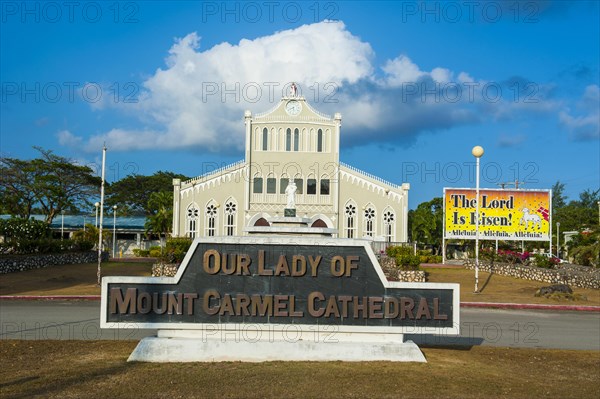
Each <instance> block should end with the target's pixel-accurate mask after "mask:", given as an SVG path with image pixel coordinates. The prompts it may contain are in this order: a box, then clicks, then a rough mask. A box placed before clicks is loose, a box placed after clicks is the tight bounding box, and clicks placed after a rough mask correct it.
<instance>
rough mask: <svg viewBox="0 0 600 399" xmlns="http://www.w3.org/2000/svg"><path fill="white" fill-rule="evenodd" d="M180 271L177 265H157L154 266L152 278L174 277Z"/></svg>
mask: <svg viewBox="0 0 600 399" xmlns="http://www.w3.org/2000/svg"><path fill="white" fill-rule="evenodd" d="M178 269H179V265H178V264H177V263H155V264H153V265H152V277H173V276H175V275H176V274H177V270H178Z"/></svg>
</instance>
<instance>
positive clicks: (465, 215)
mask: <svg viewBox="0 0 600 399" xmlns="http://www.w3.org/2000/svg"><path fill="white" fill-rule="evenodd" d="M479 197H480V203H479V214H480V217H479V239H480V240H496V239H499V240H516V241H550V234H551V224H552V221H551V218H550V217H551V192H550V191H549V190H492V189H480V190H479ZM476 207H477V198H476V190H475V189H468V188H464V189H451V188H445V189H444V238H445V239H474V238H475V225H476V218H475V215H476V213H477V211H476Z"/></svg>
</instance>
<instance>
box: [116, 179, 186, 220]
mask: <svg viewBox="0 0 600 399" xmlns="http://www.w3.org/2000/svg"><path fill="white" fill-rule="evenodd" d="M173 179H182V180H187V179H188V177H186V176H184V175H180V174H175V173H173V172H165V171H158V172H156V173H154V174H153V175H151V176H143V175H130V176H127V177H125V178H123V179H121V180H119V181H117V182H114V183H113V184H111V185H110V186H109V187H108V188H107V199H106V203H107V204H108V205H110V206H112V205H117V206H118V207H119V213H120V214H122V215H145V216H152V215H155V214H156V213H157V212H158V211H159V209H158V208H157V207H152V206H151V203H150V201H149V200H150V197H151V195H152V194H153V193H160V192H170V193H172V192H173ZM172 206H173V205H172V202H171V207H172Z"/></svg>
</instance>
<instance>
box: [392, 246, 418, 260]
mask: <svg viewBox="0 0 600 399" xmlns="http://www.w3.org/2000/svg"><path fill="white" fill-rule="evenodd" d="M385 253H386V254H387V256H389V257H390V258H395V257H396V256H398V255H412V254H413V249H412V247H406V246H400V245H390V246H389V247H387V248H386V249H385Z"/></svg>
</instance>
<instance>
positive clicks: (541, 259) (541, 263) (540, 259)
mask: <svg viewBox="0 0 600 399" xmlns="http://www.w3.org/2000/svg"><path fill="white" fill-rule="evenodd" d="M533 260H534V262H535V265H536V266H537V267H543V268H544V269H552V268H553V267H554V266H556V265H558V264H559V263H560V261H559V260H558V259H557V258H548V257H547V256H545V255H539V254H535V255H533Z"/></svg>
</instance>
